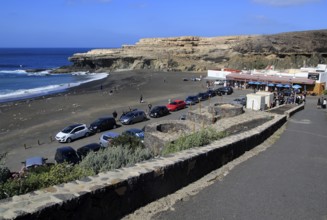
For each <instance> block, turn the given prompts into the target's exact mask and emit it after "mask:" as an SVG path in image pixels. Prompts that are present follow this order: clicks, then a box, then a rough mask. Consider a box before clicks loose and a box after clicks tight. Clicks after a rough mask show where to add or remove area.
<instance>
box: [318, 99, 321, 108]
mask: <svg viewBox="0 0 327 220" xmlns="http://www.w3.org/2000/svg"><path fill="white" fill-rule="evenodd" d="M317 108H321V102H320V98H318V102H317Z"/></svg>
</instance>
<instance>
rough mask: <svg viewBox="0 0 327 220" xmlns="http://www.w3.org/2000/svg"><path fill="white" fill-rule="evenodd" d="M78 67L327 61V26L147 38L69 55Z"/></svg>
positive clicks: (186, 67) (189, 67) (198, 67)
mask: <svg viewBox="0 0 327 220" xmlns="http://www.w3.org/2000/svg"><path fill="white" fill-rule="evenodd" d="M69 60H70V61H71V62H73V65H72V66H71V67H69V68H71V69H73V70H90V71H101V70H103V69H105V70H110V71H114V70H119V69H124V70H142V69H143V70H145V69H148V70H156V71H206V70H208V69H217V68H222V67H228V68H236V69H253V68H256V69H261V68H265V67H266V66H268V65H275V67H276V68H279V69H283V68H297V67H301V66H303V65H304V64H306V65H309V66H316V65H317V64H319V63H327V30H318V31H304V32H290V33H282V34H276V35H256V36H224V37H212V38H205V37H192V36H189V37H171V38H147V39H141V40H140V41H139V42H137V43H136V44H135V45H125V46H122V48H119V49H96V50H91V51H89V52H87V53H80V54H74V55H73V56H72V57H70V58H69Z"/></svg>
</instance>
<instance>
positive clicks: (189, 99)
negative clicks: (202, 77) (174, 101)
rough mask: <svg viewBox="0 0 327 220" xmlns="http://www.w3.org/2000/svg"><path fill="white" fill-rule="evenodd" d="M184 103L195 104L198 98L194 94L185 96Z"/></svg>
mask: <svg viewBox="0 0 327 220" xmlns="http://www.w3.org/2000/svg"><path fill="white" fill-rule="evenodd" d="M185 103H186V105H195V104H196V103H199V98H198V96H196V95H191V96H187V98H186V99H185Z"/></svg>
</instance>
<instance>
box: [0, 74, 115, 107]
mask: <svg viewBox="0 0 327 220" xmlns="http://www.w3.org/2000/svg"><path fill="white" fill-rule="evenodd" d="M88 75H89V76H90V77H88V78H86V79H85V80H83V81H80V82H75V83H64V84H60V85H49V86H44V87H39V88H33V89H22V90H15V91H13V92H10V93H7V94H0V102H7V101H13V100H19V99H26V98H32V97H39V96H43V95H48V94H53V93H57V92H62V91H65V90H67V89H69V88H72V87H76V86H79V85H81V84H84V83H87V82H91V81H95V80H100V79H104V78H106V77H107V76H108V75H109V74H108V73H97V74H92V75H91V74H88Z"/></svg>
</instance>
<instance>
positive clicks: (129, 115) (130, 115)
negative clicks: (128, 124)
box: [125, 112, 134, 117]
mask: <svg viewBox="0 0 327 220" xmlns="http://www.w3.org/2000/svg"><path fill="white" fill-rule="evenodd" d="M133 115H134V113H133V112H129V113H127V114H126V115H125V116H126V117H132V116H133Z"/></svg>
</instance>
